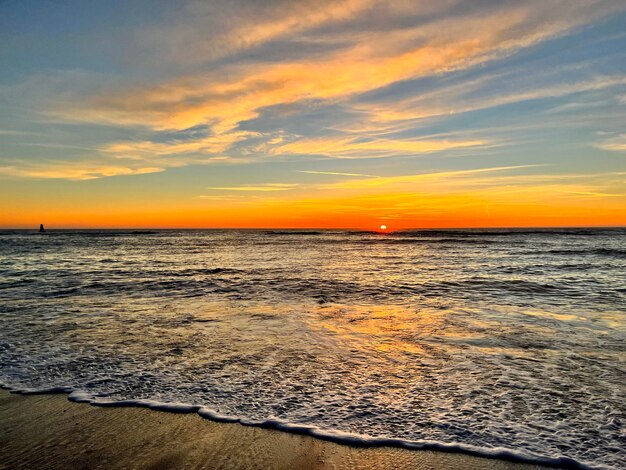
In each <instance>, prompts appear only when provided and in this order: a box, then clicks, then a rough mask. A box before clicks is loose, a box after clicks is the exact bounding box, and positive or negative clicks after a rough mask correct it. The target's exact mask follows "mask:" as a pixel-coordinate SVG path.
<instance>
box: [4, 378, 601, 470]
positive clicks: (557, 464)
mask: <svg viewBox="0 0 626 470" xmlns="http://www.w3.org/2000/svg"><path fill="white" fill-rule="evenodd" d="M0 388H3V389H5V390H8V391H10V392H11V393H17V394H22V395H42V394H66V395H67V398H68V400H70V401H72V402H75V403H85V404H89V405H91V406H97V407H103V408H110V407H117V408H124V407H132V408H147V409H150V410H153V411H162V412H169V413H181V414H197V415H198V416H200V417H202V418H205V419H207V420H210V421H214V422H220V423H231V424H235V423H238V424H241V425H243V426H252V427H260V428H265V429H275V430H278V431H283V432H288V433H292V434H300V435H307V436H311V437H314V438H317V439H322V440H325V441H330V442H335V443H338V444H346V445H351V446H356V447H398V448H403V449H409V450H431V451H438V452H451V453H461V454H466V455H472V456H476V457H484V458H490V459H498V460H505V461H509V462H516V463H527V464H534V465H542V466H547V467H554V468H562V469H582V470H593V469H598V470H600V469H609V468H611V467H605V466H601V465H596V464H595V463H593V462H583V461H578V460H576V459H572V458H570V457H565V456H542V455H537V454H534V453H532V452H527V451H524V450H522V449H509V448H505V447H480V446H476V445H471V444H465V443H462V442H442V441H436V440H428V439H423V440H411V439H401V438H394V437H376V436H367V435H362V434H356V433H352V432H346V431H342V430H338V429H325V428H322V427H319V426H311V425H306V424H300V423H294V422H290V421H286V420H282V419H277V418H267V419H262V420H259V419H249V418H246V417H242V416H231V415H225V414H222V413H220V412H218V411H216V410H215V409H213V408H210V407H207V406H204V405H193V404H188V403H180V402H163V401H159V400H150V399H131V400H112V399H109V398H103V397H94V396H92V395H90V394H89V393H87V392H83V391H80V390H77V389H74V388H72V387H69V386H55V387H46V388H40V389H20V388H15V387H11V386H10V385H7V384H6V383H0Z"/></svg>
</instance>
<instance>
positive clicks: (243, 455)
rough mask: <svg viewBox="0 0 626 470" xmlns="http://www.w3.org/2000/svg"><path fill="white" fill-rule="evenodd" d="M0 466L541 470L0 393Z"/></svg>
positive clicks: (64, 399) (49, 397)
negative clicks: (353, 445) (339, 442)
mask: <svg viewBox="0 0 626 470" xmlns="http://www.w3.org/2000/svg"><path fill="white" fill-rule="evenodd" d="M0 468H2V469H9V468H10V469H14V468H46V469H68V468H90V469H91V468H107V469H110V468H125V469H126V468H142V469H143V468H146V469H170V468H220V469H231V468H232V469H235V468H245V469H300V468H302V469H309V468H310V469H349V468H363V469H388V468H393V469H418V470H420V469H424V470H425V469H440V468H441V469H446V468H450V469H452V468H454V469H460V468H463V469H503V470H504V469H506V470H513V469H515V470H522V469H524V470H530V469H538V468H542V467H538V466H536V465H526V464H519V463H511V462H506V461H501V460H494V459H486V458H480V457H474V456H469V455H463V454H455V453H446V452H434V451H413V450H407V449H399V448H390V447H376V448H373V447H369V448H363V447H352V446H347V445H340V444H336V443H333V442H327V441H323V440H319V439H316V438H313V437H309V436H301V435H295V434H290V433H287V432H282V431H276V430H270V429H262V428H256V427H250V426H243V425H241V424H225V423H216V422H212V421H210V420H207V419H203V418H201V417H200V416H198V415H196V414H176V413H166V412H161V411H152V410H148V409H144V408H100V407H95V406H91V405H88V404H79V403H73V402H70V401H68V400H67V397H66V396H65V395H28V396H24V395H16V394H11V393H8V392H7V391H4V390H0Z"/></svg>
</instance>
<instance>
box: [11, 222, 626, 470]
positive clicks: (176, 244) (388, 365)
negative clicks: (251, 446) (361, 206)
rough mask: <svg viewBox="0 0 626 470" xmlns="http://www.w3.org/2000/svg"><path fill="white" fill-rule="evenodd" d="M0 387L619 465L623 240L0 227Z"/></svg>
mask: <svg viewBox="0 0 626 470" xmlns="http://www.w3.org/2000/svg"><path fill="white" fill-rule="evenodd" d="M0 384H1V385H2V386H3V387H5V388H8V389H11V390H16V391H22V392H65V393H70V399H73V400H76V401H89V402H92V403H95V404H100V405H102V406H114V405H138V406H148V407H152V408H155V409H169V410H173V411H193V412H198V413H199V414H200V415H202V416H205V417H208V418H212V419H218V420H224V421H239V422H241V423H243V424H247V425H260V426H267V427H274V428H278V429H283V430H287V431H292V432H299V433H308V434H311V435H313V436H318V437H322V438H325V439H331V440H335V441H339V442H346V443H352V444H359V445H370V444H375V445H378V444H389V445H398V446H404V447H409V448H417V449H419V448H428V449H443V450H459V451H463V452H468V453H472V454H476V455H487V456H496V457H503V458H507V459H512V460H520V461H528V462H536V463H544V464H556V465H564V466H567V465H569V466H583V467H594V468H595V467H598V468H626V428H625V423H626V229H545V230H540V229H533V230H530V229H519V230H504V229H502V230H443V231H405V232H397V233H391V234H379V233H373V232H356V231H330V230H329V231H325V230H320V231H314V230H304V231H295V230H183V231H180V230H156V231H131V230H125V231H123V230H110V231H78V230H76V231H70V230H68V231H63V230H59V231H48V232H46V233H43V234H38V233H35V232H34V231H7V230H5V231H1V232H0Z"/></svg>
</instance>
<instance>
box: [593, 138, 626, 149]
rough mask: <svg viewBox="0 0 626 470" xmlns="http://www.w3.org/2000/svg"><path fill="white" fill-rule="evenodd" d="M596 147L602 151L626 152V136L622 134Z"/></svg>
mask: <svg viewBox="0 0 626 470" xmlns="http://www.w3.org/2000/svg"><path fill="white" fill-rule="evenodd" d="M596 147H598V148H601V149H602V150H609V151H611V152H626V134H620V135H618V136H615V137H612V138H610V139H606V140H604V141H602V142H598V143H597V144H596Z"/></svg>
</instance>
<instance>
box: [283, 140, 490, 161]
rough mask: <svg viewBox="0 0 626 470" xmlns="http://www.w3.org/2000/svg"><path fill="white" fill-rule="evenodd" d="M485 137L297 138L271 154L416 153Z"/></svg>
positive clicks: (462, 145)
mask: <svg viewBox="0 0 626 470" xmlns="http://www.w3.org/2000/svg"><path fill="white" fill-rule="evenodd" d="M488 144H489V142H488V141H486V140H460V141H454V140H428V139H425V140H399V139H398V140H392V139H368V140H359V139H357V138H354V137H352V138H351V137H342V138H332V137H320V138H316V139H306V138H304V139H299V140H296V141H294V142H290V143H288V144H284V145H280V146H278V147H276V148H274V149H273V153H275V154H305V155H311V154H313V155H324V156H327V157H332V158H379V157H389V156H397V155H420V154H426V153H432V152H441V151H444V150H453V149H460V148H468V147H478V146H484V145H488Z"/></svg>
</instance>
